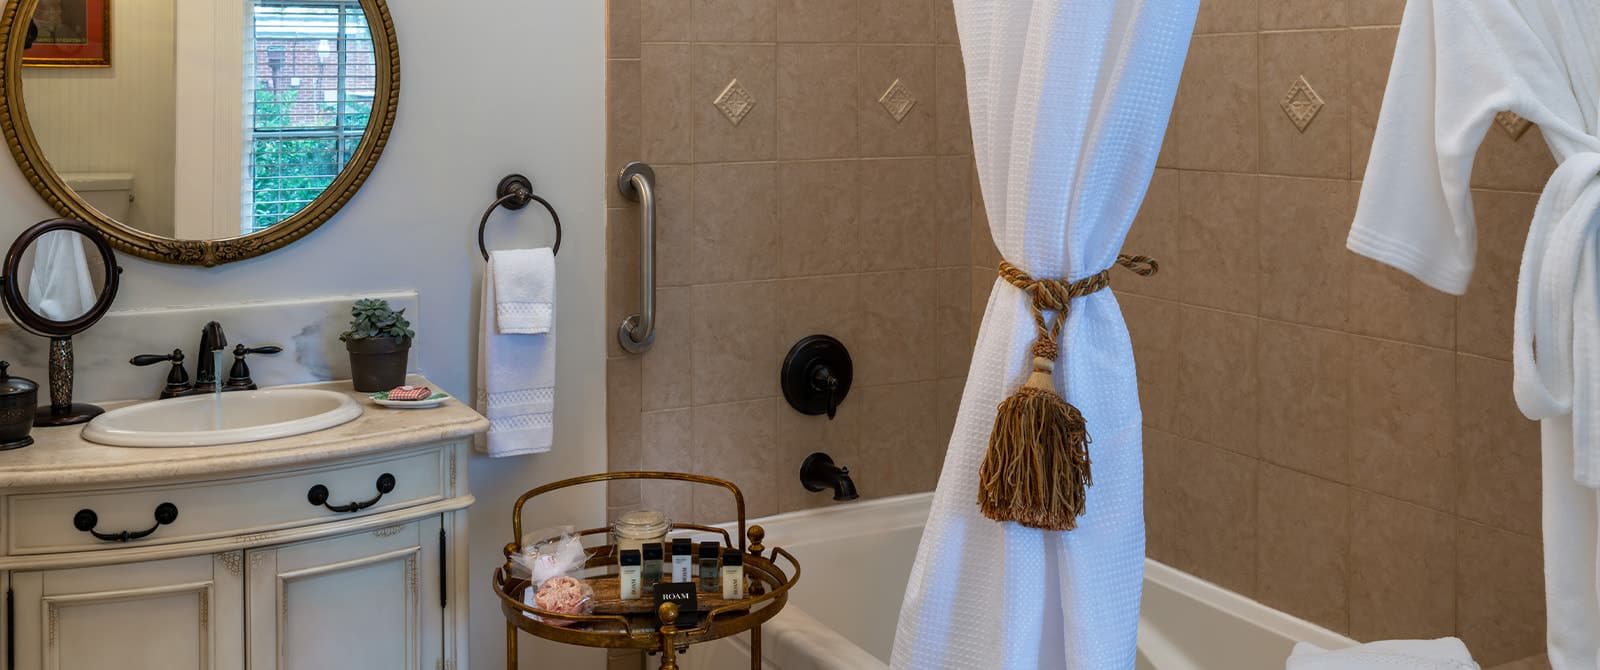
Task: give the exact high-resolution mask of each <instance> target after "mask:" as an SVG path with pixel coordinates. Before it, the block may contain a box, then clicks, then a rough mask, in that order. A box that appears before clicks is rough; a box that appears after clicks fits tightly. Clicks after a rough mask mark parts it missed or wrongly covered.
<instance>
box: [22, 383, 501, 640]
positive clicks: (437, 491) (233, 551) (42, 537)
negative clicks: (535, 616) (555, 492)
mask: <svg viewBox="0 0 1600 670" xmlns="http://www.w3.org/2000/svg"><path fill="white" fill-rule="evenodd" d="M486 427H487V422H486V421H484V420H483V419H482V417H479V416H478V415H477V414H476V413H475V412H473V411H472V410H470V409H468V408H466V407H463V406H461V405H459V404H458V403H455V402H453V401H452V402H451V403H450V404H449V406H447V408H444V409H440V410H432V411H430V412H416V411H413V412H397V411H384V410H376V409H373V408H370V407H369V408H368V409H367V412H366V414H365V415H364V416H363V417H361V418H359V419H356V420H355V421H353V422H351V423H349V424H345V425H344V426H341V427H339V428H335V429H330V430H327V431H322V432H321V433H314V434H310V435H303V436H300V437H298V438H284V439H282V440H272V441H267V442H259V443H254V444H248V445H227V446H222V447H204V448H192V449H143V450H139V449H132V450H130V449H118V448H114V447H103V446H98V445H90V444H88V443H84V442H82V441H81V440H80V439H78V438H77V431H75V430H72V429H45V430H40V431H36V432H35V437H36V439H37V440H38V442H37V443H36V444H35V445H34V446H32V447H29V448H28V449H23V450H19V451H17V452H10V454H6V453H0V586H3V588H4V590H5V594H6V607H5V608H4V612H3V614H0V618H3V625H4V635H0V644H3V645H4V646H3V650H4V652H3V654H4V655H3V657H0V670H105V669H106V668H119V669H123V670H246V669H248V670H465V669H466V667H467V650H466V640H467V635H466V630H465V628H466V603H467V588H468V584H467V579H466V574H467V544H466V530H467V524H466V513H467V512H466V508H467V506H469V505H471V504H472V502H473V499H472V496H471V494H470V493H469V489H468V486H467V481H466V459H467V457H468V454H469V449H470V446H469V443H468V439H469V438H470V437H471V435H473V434H475V433H477V432H480V431H482V430H483V429H484V428H486ZM52 450H53V451H52ZM30 451H31V452H33V453H31V454H30V453H28V452H30ZM191 456H192V457H193V458H194V459H195V460H187V458H188V457H191ZM146 458H147V459H149V460H148V461H142V462H141V461H140V460H139V459H146ZM118 459H121V460H120V461H119V460H118ZM51 464H53V465H58V466H59V467H60V469H59V471H54V472H52V471H49V470H48V469H47V468H45V467H44V466H46V465H51ZM163 505H170V506H171V507H175V508H176V515H175V517H173V516H172V515H171V514H167V515H166V516H165V517H162V516H161V515H160V513H159V512H158V511H157V510H158V509H160V508H161V507H162V506H163ZM84 510H89V511H92V512H93V517H94V518H93V522H94V523H93V524H88V523H86V522H87V521H88V519H86V518H85V516H84V514H83V511H84ZM167 512H171V510H167ZM160 518H165V519H166V522H160V521H159V519H160ZM124 531H127V534H126V535H124ZM146 531H148V533H147V534H146Z"/></svg>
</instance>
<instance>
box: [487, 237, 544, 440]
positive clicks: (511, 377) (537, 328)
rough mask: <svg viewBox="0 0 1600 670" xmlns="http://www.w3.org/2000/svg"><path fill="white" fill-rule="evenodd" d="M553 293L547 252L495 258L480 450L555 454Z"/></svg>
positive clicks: (505, 253) (512, 253)
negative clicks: (484, 420)
mask: <svg viewBox="0 0 1600 670" xmlns="http://www.w3.org/2000/svg"><path fill="white" fill-rule="evenodd" d="M555 294H556V272H555V262H554V256H553V255H552V254H551V253H550V250H549V249H525V250H515V251H495V252H492V253H490V255H489V268H488V270H487V274H485V276H484V280H483V302H482V306H481V314H480V319H481V323H480V324H479V326H478V411H480V412H482V413H483V415H484V416H486V417H488V418H489V432H488V434H487V435H482V436H479V438H478V440H477V447H478V451H480V452H484V453H487V454H488V455H490V456H492V457H496V458H498V457H502V456H519V455H522V454H538V453H544V452H547V451H550V446H551V444H552V441H553V436H554V431H553V419H554V412H555V398H556V388H555V387H556V333H555Z"/></svg>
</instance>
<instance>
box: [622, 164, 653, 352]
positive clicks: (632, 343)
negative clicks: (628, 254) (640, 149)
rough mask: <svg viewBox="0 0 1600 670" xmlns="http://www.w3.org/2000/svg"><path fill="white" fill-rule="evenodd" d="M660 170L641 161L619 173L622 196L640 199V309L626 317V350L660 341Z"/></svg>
mask: <svg viewBox="0 0 1600 670" xmlns="http://www.w3.org/2000/svg"><path fill="white" fill-rule="evenodd" d="M655 185H656V172H655V170H652V169H650V166H649V165H645V164H644V163H640V162H637V161H635V162H632V163H629V164H628V166H627V167H624V168H622V174H619V175H617V189H618V190H620V191H622V196H623V197H625V198H627V199H629V200H633V201H635V202H638V203H639V313H638V314H634V315H631V316H629V317H628V318H626V319H623V320H622V325H621V326H619V327H618V328H617V343H618V344H620V345H622V349H623V351H626V352H628V353H630V354H642V353H644V352H646V351H649V350H650V345H652V344H655V341H656V193H655Z"/></svg>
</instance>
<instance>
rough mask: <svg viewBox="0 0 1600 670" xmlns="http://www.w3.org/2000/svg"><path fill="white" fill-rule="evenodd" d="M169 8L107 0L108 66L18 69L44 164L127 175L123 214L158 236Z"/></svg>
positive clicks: (168, 167) (169, 173) (168, 148)
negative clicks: (128, 198) (130, 195)
mask: <svg viewBox="0 0 1600 670" xmlns="http://www.w3.org/2000/svg"><path fill="white" fill-rule="evenodd" d="M172 6H173V5H172V1H171V0H158V1H154V2H152V1H149V0H132V1H128V2H113V3H111V29H112V34H111V67H109V68H42V67H29V68H23V70H22V87H23V92H24V94H25V96H26V97H27V108H28V112H29V114H30V116H29V119H30V120H31V121H32V122H33V129H34V134H35V135H36V136H37V137H38V138H39V145H40V146H41V147H42V148H43V149H44V154H45V156H46V157H48V158H49V160H50V163H51V164H52V165H54V166H55V167H56V169H57V170H58V171H61V172H128V173H132V174H133V178H134V180H133V192H134V203H133V208H132V209H131V211H130V212H129V215H128V219H129V220H130V221H131V222H132V223H133V225H134V226H135V227H137V228H139V229H140V230H147V231H150V232H153V233H156V234H158V235H165V234H169V233H171V231H172V196H173V170H172V161H173V140H174V133H175V132H176V130H175V128H176V126H175V125H174V123H173V115H174V113H175V111H174V110H175V109H176V103H175V98H174V79H173V71H174V68H175V65H174V61H173V58H174V56H173V20H172ZM108 100H109V101H114V104H107V103H106V101H108Z"/></svg>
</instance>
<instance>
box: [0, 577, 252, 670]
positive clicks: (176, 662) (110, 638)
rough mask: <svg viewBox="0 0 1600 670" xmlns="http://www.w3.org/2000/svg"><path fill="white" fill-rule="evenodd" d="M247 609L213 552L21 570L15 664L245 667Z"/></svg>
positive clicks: (185, 669)
mask: <svg viewBox="0 0 1600 670" xmlns="http://www.w3.org/2000/svg"><path fill="white" fill-rule="evenodd" d="M235 560H237V555H235ZM244 603H245V591H244V583H243V581H242V579H241V578H240V576H239V575H238V574H235V573H234V572H232V571H230V570H229V568H228V567H227V566H226V565H225V564H224V562H223V561H221V560H217V559H214V558H213V557H212V556H210V555H200V556H186V557H183V558H169V559H164V560H159V561H146V562H142V563H133V564H128V565H103V566H98V567H89V568H64V569H60V570H40V571H29V572H15V573H12V574H11V606H10V610H11V612H12V615H13V616H14V617H15V620H14V621H13V622H11V624H10V625H11V626H12V629H11V630H12V639H13V640H14V641H15V645H16V648H15V649H14V650H13V653H14V654H15V656H14V657H12V658H13V663H14V665H13V666H12V667H15V668H19V669H20V668H41V669H44V668H48V669H50V670H79V669H82V670H89V669H91V668H101V669H103V668H151V669H152V670H153V669H155V668H164V669H167V670H243V668H244V667H245V664H244V646H245V637H244V623H243V622H244ZM135 659H137V660H135ZM130 661H132V662H131V663H130Z"/></svg>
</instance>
